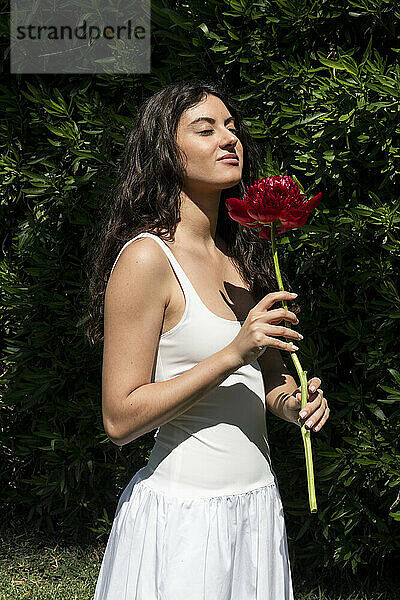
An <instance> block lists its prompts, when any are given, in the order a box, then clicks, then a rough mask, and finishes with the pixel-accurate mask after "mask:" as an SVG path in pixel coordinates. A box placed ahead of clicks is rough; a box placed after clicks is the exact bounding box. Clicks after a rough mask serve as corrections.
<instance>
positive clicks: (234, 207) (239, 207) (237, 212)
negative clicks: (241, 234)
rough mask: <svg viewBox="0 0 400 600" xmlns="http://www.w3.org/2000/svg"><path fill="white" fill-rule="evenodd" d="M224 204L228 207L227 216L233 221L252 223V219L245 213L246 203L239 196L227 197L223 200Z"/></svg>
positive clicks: (243, 223) (244, 223) (245, 223)
mask: <svg viewBox="0 0 400 600" xmlns="http://www.w3.org/2000/svg"><path fill="white" fill-rule="evenodd" d="M225 206H226V208H227V209H228V213H229V216H230V217H231V219H233V220H234V221H237V222H238V223H241V224H242V225H247V224H248V223H250V224H253V219H252V218H251V217H250V216H249V215H248V213H247V205H246V203H245V202H243V200H239V198H228V199H227V200H225Z"/></svg>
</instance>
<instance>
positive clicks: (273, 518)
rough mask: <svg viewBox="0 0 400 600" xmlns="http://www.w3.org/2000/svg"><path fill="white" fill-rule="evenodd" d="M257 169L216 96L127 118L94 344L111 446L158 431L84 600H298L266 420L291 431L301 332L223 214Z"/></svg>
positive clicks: (262, 263)
mask: <svg viewBox="0 0 400 600" xmlns="http://www.w3.org/2000/svg"><path fill="white" fill-rule="evenodd" d="M257 165H258V156H257V152H256V148H255V146H254V143H253V141H252V140H251V137H250V136H249V134H248V132H247V129H246V127H245V125H244V124H243V122H242V120H241V118H240V114H239V112H238V110H237V109H236V108H235V106H234V105H233V103H232V102H231V101H230V100H229V99H228V97H227V96H226V94H225V93H224V91H223V90H221V88H219V87H218V86H216V85H214V84H211V83H206V82H203V81H198V80H197V81H191V82H186V81H181V82H177V83H174V84H171V85H169V86H167V87H165V88H164V89H161V90H160V91H159V92H157V93H155V94H154V95H153V96H151V97H150V98H148V99H147V100H146V101H145V102H144V103H143V104H142V106H141V107H140V109H139V111H138V113H137V116H136V119H135V123H134V126H133V128H132V131H131V133H130V135H129V137H128V140H127V145H126V148H125V155H124V159H123V162H122V166H121V169H120V173H119V176H118V181H117V184H116V186H115V189H114V190H113V196H114V202H113V205H112V210H111V215H110V216H109V217H107V221H106V224H105V226H104V234H103V235H102V237H101V243H100V245H99V249H98V253H97V256H96V260H95V263H94V267H95V269H94V275H93V280H92V294H93V298H94V299H95V300H94V308H93V314H94V313H95V311H96V306H95V304H96V302H97V308H99V307H100V312H99V314H100V315H103V317H104V337H101V333H102V319H101V318H100V317H98V318H94V317H93V320H92V324H91V328H90V337H91V339H92V340H94V341H102V340H104V353H103V381H102V386H103V405H102V410H103V422H104V427H105V431H106V432H107V434H108V436H109V437H110V439H111V440H112V441H113V442H114V443H115V444H117V445H119V446H122V445H124V444H128V443H129V442H131V441H132V440H134V439H137V438H139V437H140V436H142V435H144V434H145V433H148V432H151V431H152V430H154V429H157V431H156V434H155V436H154V437H155V444H154V447H153V449H152V451H151V454H150V458H149V460H148V462H147V464H146V465H145V466H144V467H143V468H141V469H140V470H139V471H137V472H136V473H135V474H134V476H133V477H132V479H131V480H130V482H129V483H128V485H127V486H126V487H125V489H124V490H123V492H122V494H121V496H120V498H119V501H118V505H117V509H116V514H115V517H114V521H113V525H112V529H111V533H110V536H109V539H108V543H107V546H106V550H105V554H104V558H103V561H102V565H101V569H100V573H99V577H98V580H97V585H96V592H95V596H94V600H134V599H136V600H161V599H162V600H187V599H188V598H190V599H192V600H293V590H292V579H291V569H290V564H289V556H288V546H287V538H286V531H285V521H284V513H283V508H282V503H281V498H280V494H279V489H278V484H277V481H276V477H275V473H274V471H273V468H272V464H271V457H270V451H269V445H268V438H267V431H266V419H265V416H266V406H268V408H270V409H271V410H272V411H273V412H274V413H275V414H277V415H279V416H281V417H282V418H283V419H285V420H286V421H290V422H293V423H296V422H297V419H298V411H299V407H300V400H298V399H296V398H293V397H292V396H291V392H292V391H294V390H295V388H296V382H295V381H294V379H293V378H291V377H290V375H289V372H288V370H287V369H286V367H285V365H284V363H283V361H282V357H281V353H280V351H282V350H283V351H285V352H293V351H295V346H293V345H292V344H290V343H286V342H283V341H282V340H280V339H279V337H282V336H285V337H288V338H291V339H293V341H296V340H297V339H299V335H300V334H299V333H298V332H297V331H295V330H294V329H289V328H286V327H283V326H282V325H279V323H281V322H282V321H283V320H284V319H286V320H288V321H290V322H291V323H293V324H297V323H298V319H297V317H296V314H295V313H294V312H292V311H290V310H285V309H283V308H275V309H274V303H276V302H278V301H281V300H282V299H287V300H289V299H290V300H293V296H292V295H291V294H290V293H289V292H280V291H276V280H275V277H274V274H273V273H274V271H273V264H272V261H271V257H270V249H269V247H268V244H266V243H265V240H260V239H259V238H258V234H257V233H256V232H255V231H252V230H251V229H250V228H246V227H244V226H241V225H240V224H238V223H236V222H235V221H233V220H232V219H230V217H229V216H228V214H227V209H226V207H225V202H224V201H225V199H226V198H228V197H230V196H237V195H238V194H241V193H242V192H243V190H244V187H245V186H246V185H248V184H249V183H251V182H252V181H253V179H254V178H255V177H256V176H257ZM167 233H168V234H169V236H167V235H166V234H167ZM104 291H105V294H104V311H103V312H101V311H102V306H103V305H102V303H101V296H102V292H104ZM99 298H100V300H99ZM292 307H293V308H294V310H296V309H298V307H297V306H296V305H292ZM314 381H316V382H317V383H318V382H320V380H319V379H318V378H314ZM318 385H319V383H318ZM320 391H321V390H320ZM282 392H285V393H284V394H283V393H282ZM282 396H284V397H285V400H282ZM289 400H290V402H289ZM318 406H319V411H320V412H319V413H318V414H319V425H320V426H321V425H322V424H323V423H324V421H325V420H326V419H327V416H328V411H329V409H328V410H327V409H326V406H327V405H326V401H325V402H322V400H321V398H320V399H319V404H318ZM317 412H318V411H316V413H315V414H317Z"/></svg>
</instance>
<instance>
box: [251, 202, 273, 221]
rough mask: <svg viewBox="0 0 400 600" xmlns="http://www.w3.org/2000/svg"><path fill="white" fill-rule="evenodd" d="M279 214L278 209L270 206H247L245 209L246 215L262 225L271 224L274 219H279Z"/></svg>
mask: <svg viewBox="0 0 400 600" xmlns="http://www.w3.org/2000/svg"><path fill="white" fill-rule="evenodd" d="M280 213H281V210H280V208H273V207H272V206H265V207H264V206H262V205H260V206H251V207H250V206H249V208H248V209H247V214H249V215H250V217H253V219H256V221H261V222H262V223H272V221H275V219H279V215H280Z"/></svg>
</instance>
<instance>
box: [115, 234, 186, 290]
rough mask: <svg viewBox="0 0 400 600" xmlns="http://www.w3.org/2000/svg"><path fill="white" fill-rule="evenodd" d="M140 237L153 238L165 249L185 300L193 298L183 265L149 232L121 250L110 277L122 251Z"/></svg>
mask: <svg viewBox="0 0 400 600" xmlns="http://www.w3.org/2000/svg"><path fill="white" fill-rule="evenodd" d="M140 237H151V238H153V239H154V240H155V241H156V242H157V243H158V245H159V246H160V247H161V248H162V249H163V251H164V253H165V254H166V255H167V258H168V259H169V261H170V263H171V266H172V268H173V270H174V271H175V274H176V277H177V279H178V281H179V283H180V284H181V287H182V289H183V291H184V294H185V298H186V299H187V298H190V296H192V284H191V282H190V279H189V278H188V276H187V275H186V273H185V271H184V270H183V269H182V267H181V265H180V264H179V262H178V261H177V259H176V258H175V256H174V254H173V252H172V250H171V249H170V248H169V247H168V245H167V244H166V243H165V242H164V241H163V240H162V239H161V238H160V237H159V236H158V235H155V234H154V233H150V232H148V231H143V232H142V233H138V234H137V235H135V237H133V238H132V239H130V240H128V241H127V242H126V243H125V244H124V245H123V246H122V248H121V250H120V251H119V252H118V255H117V258H116V259H115V261H114V264H113V266H112V268H111V271H110V275H111V273H112V272H113V269H114V267H115V265H116V263H117V260H118V259H119V257H120V255H121V253H122V251H123V250H124V249H125V248H126V247H127V246H128V245H129V244H130V243H131V242H133V241H134V240H137V239H138V238H140Z"/></svg>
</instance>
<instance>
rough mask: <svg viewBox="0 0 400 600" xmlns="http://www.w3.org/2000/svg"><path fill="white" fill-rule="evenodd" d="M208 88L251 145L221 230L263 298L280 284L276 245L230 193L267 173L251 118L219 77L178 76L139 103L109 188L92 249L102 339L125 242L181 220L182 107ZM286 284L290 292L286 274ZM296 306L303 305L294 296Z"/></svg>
mask: <svg viewBox="0 0 400 600" xmlns="http://www.w3.org/2000/svg"><path fill="white" fill-rule="evenodd" d="M208 94H212V95H214V96H217V97H218V98H220V99H221V100H222V101H223V103H224V104H225V106H226V107H227V108H228V110H229V111H230V113H231V114H232V115H233V116H234V118H235V127H236V129H237V134H236V135H237V137H238V138H239V139H240V141H241V143H242V146H243V170H242V179H241V181H240V182H239V183H238V184H237V185H235V186H232V187H230V188H227V189H225V190H222V191H221V197H220V204H219V212H218V220H217V227H216V233H217V234H218V235H219V236H220V238H222V239H223V240H224V241H225V243H226V245H227V248H228V251H229V256H230V257H231V260H233V262H234V264H235V265H236V267H237V269H238V270H239V272H240V274H241V276H242V277H243V279H244V281H246V282H247V284H248V286H249V288H250V292H251V293H252V294H253V297H254V299H255V300H256V302H258V301H259V300H261V298H262V297H263V296H265V295H266V294H267V293H268V292H270V291H276V290H277V289H278V285H277V280H276V275H275V270H274V265H273V260H272V254H271V247H270V244H269V243H266V240H263V239H260V238H259V236H258V233H257V232H256V231H255V230H253V229H252V228H250V227H246V226H244V225H241V224H240V223H237V222H236V221H233V219H231V217H229V215H228V211H227V209H226V206H225V200H226V199H227V198H229V197H232V196H236V197H240V196H242V195H243V193H244V191H245V188H246V187H247V186H248V185H249V184H250V183H253V181H254V180H255V179H256V178H258V177H259V174H258V171H259V164H260V153H259V150H258V148H257V146H256V144H255V142H254V141H253V139H252V138H251V136H250V133H249V131H248V129H247V127H246V125H245V124H244V123H243V121H242V119H241V116H240V113H239V110H238V108H237V107H236V106H235V104H234V103H233V102H232V101H231V100H230V99H229V97H228V93H227V92H226V91H225V90H224V89H223V88H222V87H221V86H220V85H218V84H216V83H214V82H212V81H206V80H203V79H195V80H193V79H192V80H190V81H185V80H183V81H177V82H174V83H172V84H170V85H167V86H165V87H164V88H162V89H160V90H159V91H158V92H156V93H154V94H153V95H151V96H150V97H149V98H147V99H146V100H145V101H144V102H143V104H142V105H141V106H140V107H139V109H138V111H137V114H136V116H135V119H134V122H133V125H132V128H131V130H130V132H129V134H128V136H127V139H126V143H125V149H124V154H123V157H122V161H121V163H120V166H119V169H118V173H117V177H116V183H115V184H114V185H113V186H112V189H110V190H109V193H108V194H107V200H106V206H107V212H106V215H105V217H104V218H103V221H102V223H101V226H100V232H99V234H97V235H96V236H94V237H95V239H96V242H95V244H94V246H93V247H92V248H91V249H90V250H89V259H88V264H89V267H88V269H87V276H88V281H89V288H88V290H89V317H88V320H87V326H86V336H87V338H88V340H89V342H90V343H91V344H92V345H94V346H96V345H101V343H102V342H103V339H104V322H103V308H104V294H105V289H106V286H107V281H108V278H109V275H110V271H111V267H112V265H113V263H114V261H115V258H116V256H117V254H118V252H119V250H120V249H121V248H122V246H123V245H124V244H125V243H126V242H127V241H128V240H130V239H131V238H133V237H134V236H135V235H137V234H138V233H141V232H145V231H147V232H151V233H154V234H156V235H159V236H160V237H161V238H164V237H165V236H166V235H167V234H168V236H167V237H166V239H168V240H171V239H172V240H173V239H174V235H175V229H176V226H177V224H178V223H179V221H180V204H181V200H180V192H181V190H182V187H183V180H184V165H183V162H182V157H181V154H180V152H179V147H178V145H177V142H176V131H177V127H178V123H179V120H180V117H181V115H182V113H183V112H184V111H185V110H186V109H188V108H191V107H192V106H194V105H195V104H197V103H199V102H200V101H201V100H203V99H204V97H206V96H207V95H208ZM282 280H283V282H284V288H285V290H288V291H290V289H291V288H290V287H289V283H288V281H287V278H286V276H285V274H282ZM290 308H291V310H292V311H293V312H296V310H297V309H298V307H297V306H296V305H295V303H294V302H291V307H290Z"/></svg>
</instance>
